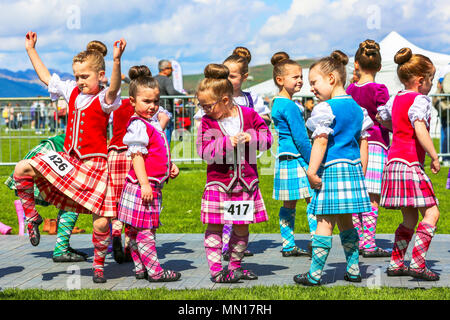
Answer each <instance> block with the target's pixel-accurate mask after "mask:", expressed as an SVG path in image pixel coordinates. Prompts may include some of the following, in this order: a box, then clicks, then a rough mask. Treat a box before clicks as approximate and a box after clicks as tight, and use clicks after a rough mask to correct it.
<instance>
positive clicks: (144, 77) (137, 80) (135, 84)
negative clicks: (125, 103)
mask: <svg viewBox="0 0 450 320" xmlns="http://www.w3.org/2000/svg"><path fill="white" fill-rule="evenodd" d="M128 77H129V78H130V88H129V90H128V91H129V95H130V97H133V98H136V95H137V92H138V89H139V87H144V88H151V89H158V90H159V85H158V81H156V80H155V79H154V78H153V77H152V72H151V71H150V69H149V68H148V67H147V66H144V65H141V66H133V67H131V68H130V70H128Z"/></svg>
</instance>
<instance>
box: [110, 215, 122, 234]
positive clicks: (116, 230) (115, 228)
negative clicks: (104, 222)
mask: <svg viewBox="0 0 450 320" xmlns="http://www.w3.org/2000/svg"><path fill="white" fill-rule="evenodd" d="M111 224H112V231H111V235H112V236H113V237H121V236H122V228H123V223H122V221H120V220H119V219H117V218H116V219H111Z"/></svg>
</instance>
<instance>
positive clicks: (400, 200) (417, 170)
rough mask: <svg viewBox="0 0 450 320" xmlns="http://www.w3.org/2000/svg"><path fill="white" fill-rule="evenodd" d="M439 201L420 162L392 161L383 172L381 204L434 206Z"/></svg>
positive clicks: (388, 205) (391, 206)
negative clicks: (409, 163) (412, 163)
mask: <svg viewBox="0 0 450 320" xmlns="http://www.w3.org/2000/svg"><path fill="white" fill-rule="evenodd" d="M438 204H439V202H438V200H437V198H436V195H435V193H434V190H433V185H432V183H431V180H430V178H429V177H428V176H427V175H426V173H425V171H424V169H423V167H422V166H421V165H419V164H414V165H408V164H406V163H404V162H401V161H390V162H389V163H388V164H387V165H386V168H385V169H384V172H383V181H382V184H381V199H380V206H382V207H384V208H388V209H400V208H402V207H414V208H422V207H432V206H434V205H438Z"/></svg>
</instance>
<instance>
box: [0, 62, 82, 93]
mask: <svg viewBox="0 0 450 320" xmlns="http://www.w3.org/2000/svg"><path fill="white" fill-rule="evenodd" d="M49 71H50V73H57V74H58V75H59V76H60V77H61V79H63V80H66V79H73V75H71V74H69V73H64V72H60V71H58V70H53V69H49ZM37 96H48V91H47V87H46V86H45V85H44V84H42V83H41V81H40V80H39V78H38V76H37V74H36V72H35V71H34V70H32V69H27V70H24V71H11V70H8V69H0V97H1V98H9V97H11V98H19V97H37Z"/></svg>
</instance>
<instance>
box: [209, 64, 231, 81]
mask: <svg viewBox="0 0 450 320" xmlns="http://www.w3.org/2000/svg"><path fill="white" fill-rule="evenodd" d="M203 73H204V75H205V78H210V79H228V76H229V75H230V70H228V68H227V67H226V66H224V65H223V64H217V63H210V64H208V65H207V66H206V67H205V70H204V72H203Z"/></svg>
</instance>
